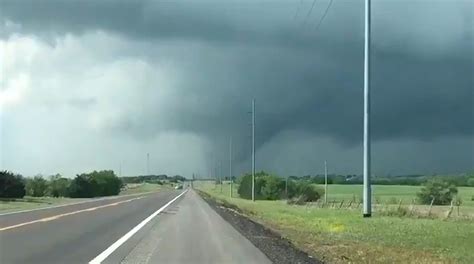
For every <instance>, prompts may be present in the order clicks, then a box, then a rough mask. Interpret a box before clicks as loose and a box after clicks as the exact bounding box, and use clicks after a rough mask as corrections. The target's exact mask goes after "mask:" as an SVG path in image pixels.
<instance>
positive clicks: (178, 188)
mask: <svg viewBox="0 0 474 264" xmlns="http://www.w3.org/2000/svg"><path fill="white" fill-rule="evenodd" d="M174 188H175V189H176V190H181V189H183V185H176V187H174Z"/></svg>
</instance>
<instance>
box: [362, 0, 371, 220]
mask: <svg viewBox="0 0 474 264" xmlns="http://www.w3.org/2000/svg"><path fill="white" fill-rule="evenodd" d="M370 9H371V8H370V0H365V32H364V35H365V38H364V40H365V41H364V213H363V216H364V217H371V215H372V202H371V198H372V197H371V186H370V161H371V157H370Z"/></svg>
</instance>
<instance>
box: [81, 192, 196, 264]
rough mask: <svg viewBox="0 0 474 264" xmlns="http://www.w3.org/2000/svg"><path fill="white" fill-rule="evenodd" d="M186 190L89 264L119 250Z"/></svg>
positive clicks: (94, 263)
mask: <svg viewBox="0 0 474 264" xmlns="http://www.w3.org/2000/svg"><path fill="white" fill-rule="evenodd" d="M187 191H188V190H185V191H184V192H182V193H180V194H179V195H178V196H176V197H175V198H173V200H171V201H169V202H168V203H167V204H165V205H163V206H162V207H161V208H160V209H158V210H156V211H155V212H154V213H153V214H151V215H150V216H148V217H147V218H145V220H143V221H142V222H140V223H139V224H138V225H136V226H135V227H134V228H132V230H130V231H128V233H126V234H125V235H124V236H123V237H121V238H119V239H118V240H117V241H115V242H114V243H113V244H112V245H110V246H109V247H108V248H107V249H106V250H105V251H104V252H102V253H100V254H99V255H98V256H97V257H95V258H94V259H93V260H91V261H89V264H100V263H102V261H104V260H105V259H106V258H107V257H108V256H110V255H111V254H112V253H113V252H114V251H115V250H117V248H119V247H120V246H121V245H122V244H123V243H125V242H126V241H127V240H128V239H129V238H131V237H132V236H133V235H134V234H135V233H137V232H138V231H139V230H140V229H141V228H142V227H144V226H145V225H146V224H147V223H148V222H150V221H151V220H152V219H153V218H154V217H155V216H157V215H158V214H159V213H161V212H162V211H163V210H165V209H166V208H167V207H168V206H170V204H172V203H173V202H174V201H176V200H177V199H178V198H179V197H181V196H182V195H183V194H185V193H186V192H187Z"/></svg>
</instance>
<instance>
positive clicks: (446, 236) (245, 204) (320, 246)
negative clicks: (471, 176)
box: [195, 183, 474, 263]
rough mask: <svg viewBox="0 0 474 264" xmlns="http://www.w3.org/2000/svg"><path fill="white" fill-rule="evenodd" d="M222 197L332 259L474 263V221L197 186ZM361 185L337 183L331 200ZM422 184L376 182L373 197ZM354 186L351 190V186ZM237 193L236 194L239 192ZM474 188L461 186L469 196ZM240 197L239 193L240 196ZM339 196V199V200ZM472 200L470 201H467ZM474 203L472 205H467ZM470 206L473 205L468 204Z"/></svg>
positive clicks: (406, 193)
mask: <svg viewBox="0 0 474 264" xmlns="http://www.w3.org/2000/svg"><path fill="white" fill-rule="evenodd" d="M195 188H197V189H200V190H202V191H204V192H206V193H208V194H210V195H211V196H213V197H215V198H216V199H218V200H221V201H225V202H227V203H231V204H233V205H236V206H238V207H239V208H241V209H242V210H243V212H244V213H245V214H246V215H248V216H250V217H251V218H253V219H254V220H256V221H259V222H261V223H263V224H265V225H266V226H268V227H270V228H272V229H274V230H277V231H278V232H279V233H281V234H282V235H283V236H285V237H287V238H288V239H289V240H291V241H293V243H295V245H297V246H298V247H300V248H303V249H304V250H305V251H307V252H309V253H310V254H312V255H314V256H316V257H318V258H321V259H324V260H325V261H328V262H330V263H347V262H352V263H367V262H371V263H392V262H396V263H436V262H438V263H440V262H441V263H473V261H474V250H473V248H474V221H472V220H455V219H448V220H445V219H439V218H436V219H426V218H423V219H418V218H413V217H398V216H381V215H377V214H376V213H375V214H374V216H373V217H372V218H370V219H364V218H362V217H361V212H360V210H349V209H332V208H317V207H314V206H290V205H287V204H286V203H285V202H284V201H257V202H252V201H249V200H244V199H241V198H238V197H234V198H229V186H228V185H223V190H222V193H221V191H220V186H217V187H215V186H214V184H205V183H201V184H195ZM360 188H361V187H360V186H346V185H343V186H341V185H332V186H330V189H329V192H328V193H330V199H351V198H352V197H353V195H354V194H359V193H360V191H359V189H360ZM418 188H419V187H411V186H374V196H377V195H379V196H380V197H384V196H387V197H388V199H391V200H393V199H392V197H395V199H397V200H399V199H402V200H403V198H405V199H406V200H407V201H411V200H412V199H413V198H414V197H415V194H416V191H417V190H418ZM351 189H352V190H351ZM234 194H237V192H236V190H235V191H234ZM471 194H474V188H460V195H461V196H462V197H470V196H469V195H471ZM236 196H237V195H236ZM336 197H338V198H336ZM466 203H467V201H466ZM468 204H472V203H468ZM466 207H471V206H466Z"/></svg>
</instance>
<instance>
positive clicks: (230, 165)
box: [229, 137, 234, 198]
mask: <svg viewBox="0 0 474 264" xmlns="http://www.w3.org/2000/svg"><path fill="white" fill-rule="evenodd" d="M229 178H230V193H229V195H230V198H232V185H233V183H234V180H233V179H232V137H230V140H229Z"/></svg>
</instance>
